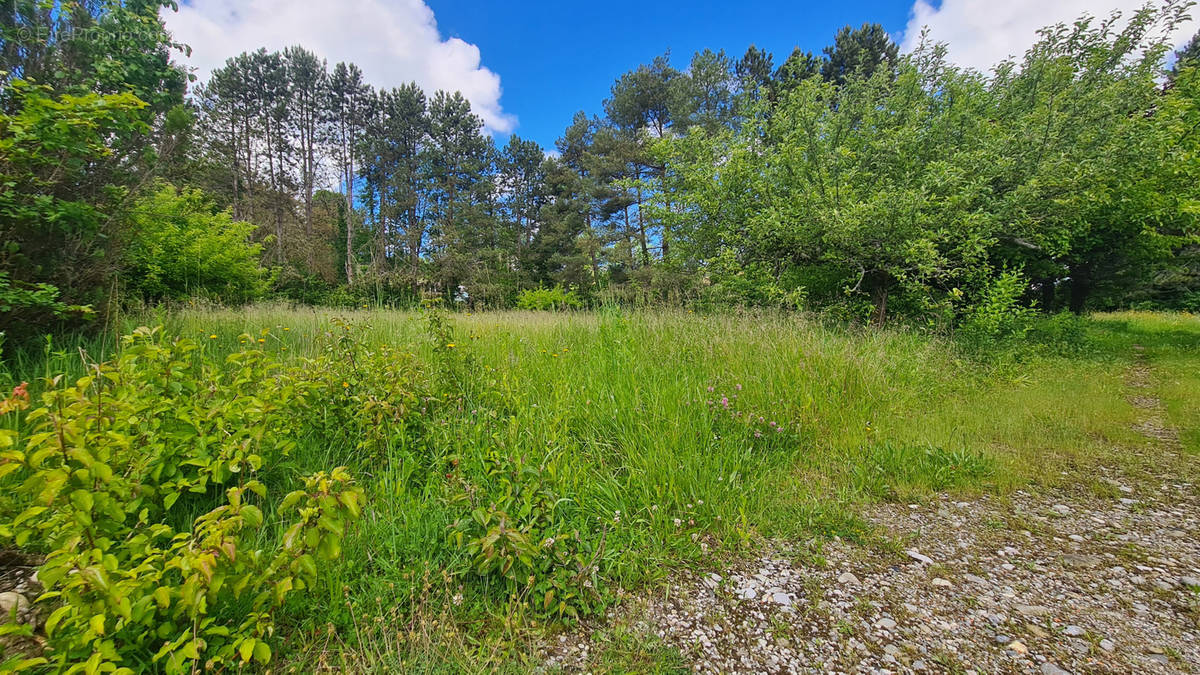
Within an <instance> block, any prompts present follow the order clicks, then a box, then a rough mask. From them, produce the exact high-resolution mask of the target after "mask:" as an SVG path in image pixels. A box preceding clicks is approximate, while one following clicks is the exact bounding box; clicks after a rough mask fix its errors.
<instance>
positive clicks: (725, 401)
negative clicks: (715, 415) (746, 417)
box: [721, 396, 729, 408]
mask: <svg viewBox="0 0 1200 675" xmlns="http://www.w3.org/2000/svg"><path fill="white" fill-rule="evenodd" d="M721 405H723V406H725V407H726V408H728V407H729V398H728V397H725V396H722V397H721Z"/></svg>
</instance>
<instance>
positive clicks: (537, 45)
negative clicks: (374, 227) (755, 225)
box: [428, 0, 912, 148]
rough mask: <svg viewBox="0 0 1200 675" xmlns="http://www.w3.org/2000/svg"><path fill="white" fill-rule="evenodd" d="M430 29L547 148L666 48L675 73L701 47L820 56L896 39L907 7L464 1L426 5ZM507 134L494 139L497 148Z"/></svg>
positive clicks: (758, 1)
mask: <svg viewBox="0 0 1200 675" xmlns="http://www.w3.org/2000/svg"><path fill="white" fill-rule="evenodd" d="M428 4H429V6H430V7H431V8H432V9H433V11H434V14H435V16H436V17H437V23H438V28H439V29H440V30H441V32H442V34H443V35H445V36H446V37H458V38H461V39H462V40H464V41H466V42H470V43H472V44H475V45H477V46H478V47H479V50H480V52H481V53H482V56H483V65H485V66H486V67H488V68H489V69H491V70H493V71H495V72H497V73H498V74H499V75H500V77H501V83H502V87H503V94H502V97H501V102H502V103H503V105H504V110H505V111H507V112H509V113H510V114H513V115H515V116H516V117H517V119H518V125H517V127H516V129H515V132H516V133H517V134H518V135H520V136H522V137H525V138H532V139H533V140H535V141H538V142H539V143H541V144H542V145H543V147H546V148H552V147H554V141H555V140H556V139H557V138H558V137H559V135H560V134H561V133H562V131H563V129H564V128H565V127H566V125H567V124H568V123H569V122H570V120H571V116H572V115H574V114H575V112H576V111H578V110H584V111H587V112H588V113H589V114H591V113H594V112H599V111H600V106H601V102H602V101H603V100H604V99H605V98H606V97H607V96H608V93H609V87H611V86H612V83H613V81H614V80H615V79H616V78H617V77H619V76H620V75H621V74H622V73H624V72H626V71H628V70H631V69H633V68H636V67H637V66H638V64H640V63H645V62H647V61H649V60H651V59H653V58H654V57H655V56H656V55H658V54H662V53H663V52H664V51H666V50H667V49H670V50H671V59H672V62H673V63H674V65H675V66H676V67H677V68H686V67H687V63H688V61H689V60H690V59H691V57H692V54H693V53H694V52H696V51H698V50H701V49H704V48H705V47H708V48H710V49H713V50H714V51H715V50H717V49H724V50H725V53H726V54H728V55H729V56H730V57H731V58H735V59H736V58H737V57H740V56H741V55H742V54H743V53H744V52H745V51H746V48H747V47H748V46H750V44H751V43H754V44H756V45H758V46H759V47H761V48H763V49H767V50H768V51H771V52H773V53H774V54H775V63H776V65H778V64H779V63H781V62H782V61H783V59H785V58H787V55H788V54H789V53H791V51H792V48H793V47H795V46H799V47H801V48H802V49H808V50H812V51H814V52H819V51H820V49H821V48H822V47H824V46H825V45H827V44H829V42H831V41H832V38H833V34H834V32H836V31H837V29H838V28H840V27H842V26H844V25H847V24H851V25H854V26H858V25H861V24H862V23H863V22H864V21H875V22H878V23H880V24H882V25H883V27H884V28H885V29H887V30H888V31H889V32H892V33H899V32H902V31H903V30H904V28H905V25H906V23H907V21H908V18H909V14H910V10H911V8H912V3H911V2H897V1H895V0H891V1H889V0H859V1H856V2H820V3H808V2H786V3H781V2H767V1H764V0H753V1H747V2H742V3H730V2H692V3H687V2H637V1H634V0H609V1H608V2H603V3H600V2H596V3H560V2H551V1H549V0H537V1H536V2H524V3H506V2H480V3H476V2H462V1H461V0H429V1H428ZM505 139H506V135H505V134H497V142H503V141H504V140H505Z"/></svg>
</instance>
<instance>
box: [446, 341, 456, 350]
mask: <svg viewBox="0 0 1200 675" xmlns="http://www.w3.org/2000/svg"><path fill="white" fill-rule="evenodd" d="M446 346H447V347H448V348H450V349H454V343H453V342H451V343H450V344H448V345H446Z"/></svg>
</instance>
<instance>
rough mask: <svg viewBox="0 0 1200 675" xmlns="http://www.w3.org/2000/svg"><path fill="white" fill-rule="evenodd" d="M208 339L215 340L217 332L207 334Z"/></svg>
mask: <svg viewBox="0 0 1200 675" xmlns="http://www.w3.org/2000/svg"><path fill="white" fill-rule="evenodd" d="M208 339H209V340H216V339H217V334H216V333H213V334H212V335H209V336H208Z"/></svg>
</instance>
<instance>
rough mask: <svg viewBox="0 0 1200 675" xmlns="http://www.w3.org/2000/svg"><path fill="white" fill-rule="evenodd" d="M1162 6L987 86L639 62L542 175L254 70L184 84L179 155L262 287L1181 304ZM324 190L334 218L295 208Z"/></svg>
mask: <svg viewBox="0 0 1200 675" xmlns="http://www.w3.org/2000/svg"><path fill="white" fill-rule="evenodd" d="M1186 9H1187V8H1186V7H1185V6H1184V5H1181V4H1179V3H1168V4H1165V5H1164V6H1162V7H1161V8H1158V9H1155V8H1153V7H1147V8H1146V9H1144V10H1142V11H1140V12H1137V13H1135V14H1134V15H1132V16H1127V17H1124V18H1123V19H1121V20H1118V18H1117V17H1116V16H1114V17H1111V18H1105V19H1088V18H1085V19H1083V20H1081V21H1080V22H1078V23H1076V24H1074V25H1071V26H1065V25H1064V26H1056V27H1050V28H1047V29H1046V30H1044V31H1043V32H1042V38H1041V40H1040V41H1039V42H1038V43H1037V44H1036V45H1034V46H1033V47H1032V48H1031V49H1030V50H1029V51H1028V53H1027V54H1026V55H1025V56H1024V58H1023V59H1020V60H1018V61H1011V62H1005V63H1001V64H998V65H997V66H996V67H995V69H994V70H993V71H992V72H991V73H988V74H983V73H978V72H974V71H964V70H962V69H960V68H957V67H955V66H954V65H953V64H951V63H949V62H947V60H946V59H945V57H944V50H943V49H942V48H941V47H940V46H938V45H934V44H928V43H925V44H923V45H922V46H921V48H920V49H918V50H917V51H916V52H914V53H912V54H907V55H903V56H901V55H900V54H899V53H898V49H897V47H896V45H895V44H893V43H892V42H891V41H890V40H889V39H888V37H887V35H886V33H885V32H884V31H883V30H882V29H881V28H880V27H879V26H877V25H872V24H867V25H864V26H862V27H861V28H859V29H850V28H849V27H847V28H846V29H844V30H842V31H840V32H839V33H838V34H837V36H836V38H835V40H834V43H833V44H832V45H831V46H829V47H827V48H826V49H825V50H824V53H823V54H822V55H820V56H814V55H813V54H811V53H808V52H802V51H800V50H797V51H796V52H794V53H793V54H792V55H790V56H789V57H788V59H787V60H786V61H785V62H784V63H783V64H781V65H780V66H779V67H778V68H773V64H772V62H773V58H772V56H771V55H770V54H767V53H766V52H763V51H762V50H759V49H757V48H754V47H751V48H750V49H749V50H748V51H747V53H746V54H745V56H743V57H742V58H741V59H739V60H736V61H735V60H733V59H731V58H729V57H727V56H726V55H725V54H724V53H714V52H711V51H707V50H706V51H702V52H698V53H697V54H696V55H695V56H694V57H693V59H692V60H691V62H690V64H689V66H688V68H686V69H685V70H677V69H675V68H674V67H673V66H672V65H671V62H670V59H669V58H668V57H667V56H665V55H664V56H662V57H658V58H656V59H654V60H653V61H652V62H651V63H649V64H646V65H643V66H640V67H638V68H637V69H635V70H633V71H631V72H629V73H627V74H625V75H623V76H622V77H621V78H619V79H618V80H617V82H616V83H615V84H614V85H613V87H612V95H611V97H610V98H609V99H608V100H606V101H605V102H604V106H603V112H604V114H603V116H597V117H589V116H588V115H586V114H584V113H579V114H577V115H576V117H575V119H574V120H573V121H572V123H571V125H570V126H569V127H568V128H567V129H566V131H565V132H564V135H563V137H562V138H561V139H560V141H559V142H558V147H557V156H556V157H548V156H545V155H544V153H543V151H542V149H541V148H539V147H537V145H536V144H534V143H531V142H529V141H526V140H523V139H520V138H519V137H516V136H514V137H512V138H511V139H510V140H509V142H508V144H507V145H506V146H505V147H503V148H496V147H494V146H493V144H492V142H491V140H490V138H489V137H488V136H487V135H485V134H484V133H483V129H482V122H481V121H480V119H479V118H478V117H476V116H475V115H474V114H472V113H471V111H470V107H469V105H468V104H467V103H466V101H465V100H463V99H462V97H461V96H458V95H451V94H447V93H444V92H439V93H437V94H435V95H434V96H432V97H428V96H426V94H425V93H424V92H422V91H421V90H420V89H419V88H417V87H416V86H415V85H411V84H410V85H406V86H403V87H399V88H395V89H391V90H386V91H375V90H373V89H372V88H371V87H369V86H367V85H366V84H364V83H363V80H362V74H361V72H360V71H359V70H358V69H357V68H356V67H354V66H353V65H350V64H338V65H337V66H335V67H334V68H332V70H330V69H328V68H327V67H326V66H325V64H324V63H322V62H321V61H320V60H319V59H318V58H317V57H316V56H314V55H313V54H311V53H309V52H307V51H305V50H303V49H301V48H292V49H288V50H285V51H284V52H282V53H268V52H265V51H259V52H254V53H249V54H244V55H242V56H240V57H237V58H235V59H232V60H230V62H229V63H228V64H227V65H226V66H225V67H224V68H223V69H220V70H219V71H217V73H215V74H214V76H213V79H212V81H211V82H210V83H208V84H207V85H205V86H204V87H202V88H201V89H200V90H199V91H200V95H199V97H198V101H199V103H200V105H199V117H200V126H199V128H200V130H201V133H200V135H199V138H203V139H204V142H203V143H200V144H197V145H196V146H195V150H196V152H195V153H194V155H193V161H194V162H195V165H196V166H197V167H201V168H202V171H201V175H203V176H204V184H205V186H206V188H207V189H208V190H209V191H210V192H212V193H214V194H218V195H221V199H222V200H224V202H225V203H229V204H231V205H232V208H233V210H234V213H235V216H237V217H239V218H246V219H248V220H250V221H252V222H255V223H256V224H258V225H259V231H260V236H265V235H268V234H270V235H272V236H273V240H272V241H271V243H270V244H269V245H268V251H269V256H268V257H269V258H270V259H271V260H272V261H273V262H274V263H275V264H278V265H282V266H284V267H285V268H286V269H285V271H284V273H283V276H282V277H281V282H284V285H283V287H284V288H289V289H290V288H294V287H295V284H294V283H293V284H291V285H289V284H288V283H286V280H287V279H289V278H295V279H309V280H315V281H319V283H321V284H325V285H332V284H334V283H345V284H349V285H350V287H351V289H352V292H353V293H357V294H359V295H364V294H368V295H371V296H373V297H374V299H375V300H377V301H382V302H393V303H405V302H412V301H413V300H415V299H416V298H419V297H420V296H422V295H441V296H443V297H445V298H446V299H447V300H452V299H456V300H458V301H460V302H467V303H470V304H472V305H476V306H510V305H514V304H515V303H516V302H517V300H518V294H519V293H521V292H523V291H527V290H533V291H534V292H536V289H538V288H542V287H548V286H554V285H562V286H564V287H566V288H570V289H572V290H574V292H575V293H576V294H577V295H578V296H579V298H580V299H581V301H583V302H596V301H597V300H598V299H600V298H608V299H610V300H611V299H616V300H626V301H641V300H654V299H657V300H675V301H701V302H708V303H718V304H759V305H762V304H766V305H777V306H792V307H796V306H813V307H828V308H835V309H836V310H837V311H838V312H840V313H842V314H844V315H846V316H851V317H857V318H863V319H867V318H873V319H874V320H875V321H880V322H881V321H884V320H885V319H886V318H887V317H888V316H889V315H890V314H899V315H901V316H905V317H908V318H917V319H920V320H922V321H924V322H928V323H931V324H934V325H948V324H951V323H954V322H957V321H959V320H960V319H962V317H964V316H966V315H967V314H969V313H970V312H971V311H972V309H971V308H972V307H973V306H974V305H975V304H976V303H977V302H980V301H982V299H983V298H985V297H994V293H993V292H992V290H991V286H992V284H994V283H1007V282H1001V281H1000V280H1001V278H1007V277H1005V275H1011V274H1018V275H1021V277H1022V279H1023V280H1024V289H1023V292H1021V293H1020V294H1017V296H1016V297H1014V298H1013V302H1014V303H1015V304H1017V305H1021V306H1029V305H1031V304H1034V303H1036V304H1038V305H1039V306H1040V307H1041V308H1042V309H1045V310H1051V311H1053V310H1058V309H1060V308H1065V309H1071V310H1074V311H1077V312H1078V311H1082V310H1083V309H1085V308H1087V307H1089V306H1091V307H1105V306H1115V305H1122V304H1131V303H1135V302H1142V303H1146V302H1159V303H1170V304H1172V306H1177V307H1184V306H1191V305H1190V304H1189V303H1194V302H1195V298H1196V296H1195V287H1194V275H1193V274H1192V272H1191V270H1194V267H1195V265H1194V262H1190V261H1192V260H1193V259H1194V255H1192V253H1191V251H1192V247H1194V246H1195V241H1196V239H1195V237H1196V232H1197V229H1196V223H1195V209H1194V208H1193V204H1194V203H1195V197H1196V194H1195V193H1196V182H1195V181H1193V180H1190V174H1191V172H1192V170H1193V167H1194V164H1195V159H1194V156H1193V155H1192V154H1191V150H1190V149H1191V148H1194V147H1195V138H1194V134H1193V133H1192V132H1191V131H1190V129H1191V128H1192V124H1190V123H1189V122H1188V120H1194V119H1196V117H1197V115H1200V112H1198V111H1197V107H1196V105H1195V96H1194V91H1193V89H1194V77H1193V76H1190V75H1188V74H1187V73H1188V72H1190V68H1188V63H1189V62H1190V61H1189V59H1190V57H1188V56H1187V52H1186V50H1185V52H1181V53H1180V56H1179V57H1178V58H1177V59H1176V63H1175V64H1174V65H1173V67H1172V71H1171V72H1170V73H1168V71H1167V70H1165V68H1166V65H1165V64H1166V56H1167V52H1168V47H1169V44H1168V43H1167V42H1166V38H1165V36H1166V35H1168V34H1170V33H1171V31H1172V30H1173V29H1174V27H1175V26H1176V25H1178V23H1179V22H1180V21H1182V20H1183V19H1184V16H1185V15H1184V11H1185V10H1186ZM1168 75H1169V76H1170V82H1171V86H1168V87H1164V86H1163V82H1164V80H1165V79H1166V78H1167V77H1168ZM330 175H332V176H334V177H335V180H336V182H337V183H338V184H339V185H341V186H342V192H343V196H344V201H345V206H344V208H337V209H330V208H327V209H324V210H323V211H320V212H318V210H317V209H315V208H314V204H315V202H316V201H317V200H315V198H314V185H316V184H318V183H319V182H320V180H319V177H321V176H330ZM315 177H317V178H315ZM1181 268H1182V269H1181ZM308 287H309V286H306V288H308ZM353 289H357V290H353ZM289 292H291V291H289ZM989 294H990V295H989ZM300 297H306V298H308V297H309V296H307V295H303V296H300Z"/></svg>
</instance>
